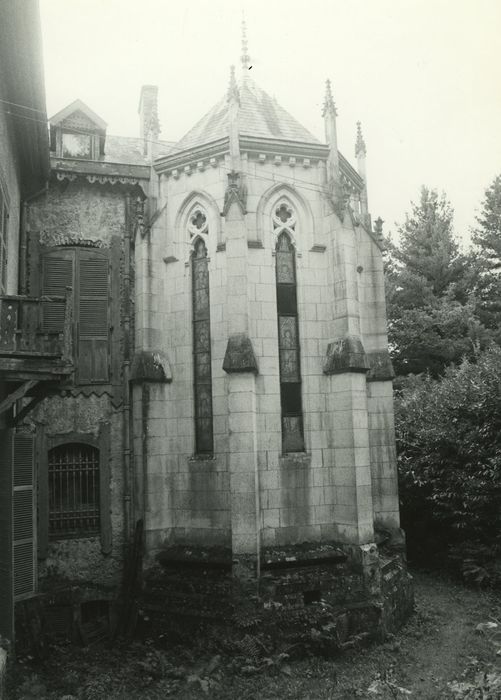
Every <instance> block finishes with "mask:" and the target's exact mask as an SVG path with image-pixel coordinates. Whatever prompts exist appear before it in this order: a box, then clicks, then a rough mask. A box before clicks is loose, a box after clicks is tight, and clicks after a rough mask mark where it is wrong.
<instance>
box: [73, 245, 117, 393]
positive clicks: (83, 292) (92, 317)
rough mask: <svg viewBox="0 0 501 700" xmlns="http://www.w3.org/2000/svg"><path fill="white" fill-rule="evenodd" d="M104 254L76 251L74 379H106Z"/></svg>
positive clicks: (106, 301)
mask: <svg viewBox="0 0 501 700" xmlns="http://www.w3.org/2000/svg"><path fill="white" fill-rule="evenodd" d="M108 268H109V264H108V257H107V256H105V255H98V254H96V253H95V252H93V253H88V252H87V251H79V257H78V283H79V284H78V302H77V303H78V381H79V383H80V384H84V383H86V382H106V381H108V347H109V339H108V334H109V318H108V305H109V283H108Z"/></svg>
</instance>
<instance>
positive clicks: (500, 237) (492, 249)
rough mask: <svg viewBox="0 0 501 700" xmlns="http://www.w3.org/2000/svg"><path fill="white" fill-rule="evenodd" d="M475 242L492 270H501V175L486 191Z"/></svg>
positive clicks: (474, 237)
mask: <svg viewBox="0 0 501 700" xmlns="http://www.w3.org/2000/svg"><path fill="white" fill-rule="evenodd" d="M477 224H478V227H477V228H476V229H475V231H474V236H473V242H474V243H475V245H477V246H478V247H479V248H480V252H481V254H482V255H483V256H484V257H485V258H486V260H487V261H488V263H489V267H490V268H491V269H497V268H501V175H498V176H497V177H496V178H494V181H493V182H492V183H491V185H490V186H489V187H488V188H487V190H486V191H485V197H484V201H483V202H482V210H481V212H480V216H477Z"/></svg>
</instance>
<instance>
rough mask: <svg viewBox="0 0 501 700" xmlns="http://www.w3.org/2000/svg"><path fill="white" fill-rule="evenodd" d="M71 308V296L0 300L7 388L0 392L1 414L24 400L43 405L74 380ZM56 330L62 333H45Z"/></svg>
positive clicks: (0, 358) (1, 375) (2, 373)
mask: <svg viewBox="0 0 501 700" xmlns="http://www.w3.org/2000/svg"><path fill="white" fill-rule="evenodd" d="M72 308H73V303H72V298H71V293H70V292H69V293H68V295H67V296H66V297H28V296H13V295H12V296H0V383H1V384H3V386H4V389H5V388H7V392H5V391H0V414H1V413H3V412H5V411H7V410H8V409H10V407H11V406H12V405H13V403H15V402H16V401H18V400H19V399H21V398H24V397H28V396H33V397H36V398H38V400H40V398H41V397H43V396H44V395H46V394H47V392H48V391H51V390H54V388H55V387H57V386H59V385H60V383H61V382H62V381H64V380H66V379H67V378H68V377H69V376H70V375H71V373H72V372H73V369H74V368H73V347H72V338H73V331H72V327H73V319H72ZM54 310H55V311H56V323H54ZM44 315H45V317H46V318H45V323H44ZM57 321H59V323H57ZM44 325H45V326H46V327H44ZM54 325H56V326H59V327H61V328H62V330H61V331H60V330H56V331H54V330H47V327H50V326H52V327H54ZM5 393H7V396H6V395H5ZM2 399H3V400H2Z"/></svg>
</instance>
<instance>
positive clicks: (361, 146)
mask: <svg viewBox="0 0 501 700" xmlns="http://www.w3.org/2000/svg"><path fill="white" fill-rule="evenodd" d="M355 155H356V156H357V157H358V156H359V155H360V156H365V155H367V148H366V146H365V141H364V137H363V136H362V124H361V123H360V122H357V141H356V143H355Z"/></svg>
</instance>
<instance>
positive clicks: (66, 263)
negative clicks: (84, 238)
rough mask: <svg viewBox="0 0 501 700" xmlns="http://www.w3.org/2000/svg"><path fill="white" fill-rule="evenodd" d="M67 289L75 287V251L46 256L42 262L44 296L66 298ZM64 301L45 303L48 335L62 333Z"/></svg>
mask: <svg viewBox="0 0 501 700" xmlns="http://www.w3.org/2000/svg"><path fill="white" fill-rule="evenodd" d="M67 287H73V251H58V252H57V253H49V254H47V255H45V256H44V258H43V261H42V294H43V296H58V297H65V296H66V293H67ZM64 306H65V303H64V301H45V302H43V305H42V308H43V321H42V328H43V330H44V331H45V332H46V333H51V332H54V333H62V332H63V329H64Z"/></svg>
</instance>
